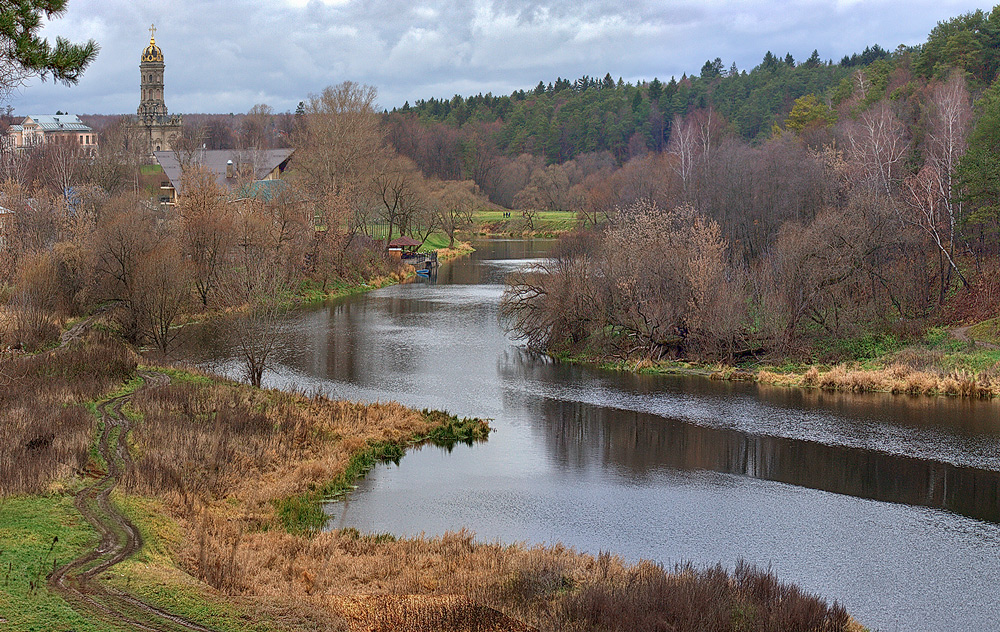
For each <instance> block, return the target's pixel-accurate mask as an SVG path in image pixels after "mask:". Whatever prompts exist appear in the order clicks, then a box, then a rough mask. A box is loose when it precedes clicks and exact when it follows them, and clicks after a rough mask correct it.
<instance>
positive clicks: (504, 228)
mask: <svg viewBox="0 0 1000 632" xmlns="http://www.w3.org/2000/svg"><path fill="white" fill-rule="evenodd" d="M505 213H510V217H509V218H506V217H504V214H505ZM472 219H473V222H474V224H475V226H476V227H475V228H474V229H473V230H474V231H477V232H482V231H484V230H487V229H488V230H489V232H499V233H507V232H522V231H525V230H534V231H535V232H541V233H554V232H562V231H571V230H576V229H578V228H580V226H581V224H582V222H581V221H580V220H579V219H578V218H577V216H576V212H575V211H538V212H537V213H535V216H534V218H533V223H532V226H533V228H530V229H529V227H528V220H527V219H525V218H524V216H523V215H522V214H521V212H520V211H503V210H500V211H493V210H489V211H486V210H482V211H476V212H475V213H473V216H472Z"/></svg>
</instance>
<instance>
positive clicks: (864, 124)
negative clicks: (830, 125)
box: [845, 99, 909, 197]
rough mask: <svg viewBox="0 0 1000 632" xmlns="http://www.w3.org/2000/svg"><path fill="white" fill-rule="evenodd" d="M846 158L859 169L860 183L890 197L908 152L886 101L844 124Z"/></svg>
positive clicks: (904, 135) (902, 128)
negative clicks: (846, 148)
mask: <svg viewBox="0 0 1000 632" xmlns="http://www.w3.org/2000/svg"><path fill="white" fill-rule="evenodd" d="M845 133H846V136H847V143H848V154H849V156H848V158H849V160H850V161H851V162H852V163H853V164H856V165H857V166H858V168H859V169H860V178H859V180H860V183H861V184H862V185H863V186H866V187H868V188H870V189H872V190H874V191H876V192H877V193H878V194H879V195H884V196H886V197H892V195H893V193H894V191H895V188H896V186H897V185H898V184H899V182H900V181H901V180H902V173H903V158H904V157H905V156H906V152H907V149H908V148H909V144H908V139H907V133H906V128H905V126H904V125H903V123H902V121H900V120H899V117H898V116H897V115H896V113H895V112H894V111H893V109H892V106H891V105H890V104H889V102H888V101H887V100H885V99H883V100H881V101H879V102H878V103H876V104H874V105H872V106H871V107H870V108H868V109H867V110H865V111H864V112H862V113H861V114H860V115H859V116H858V118H857V120H855V121H850V122H849V123H847V124H846V129H845Z"/></svg>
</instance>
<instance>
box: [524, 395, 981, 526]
mask: <svg viewBox="0 0 1000 632" xmlns="http://www.w3.org/2000/svg"><path fill="white" fill-rule="evenodd" d="M538 418H539V419H541V420H544V425H543V428H544V433H545V441H546V444H547V446H548V448H549V451H550V452H551V454H552V455H553V456H554V457H555V458H556V459H557V460H558V462H560V463H562V464H565V466H567V467H571V468H580V469H586V468H588V467H593V466H595V465H598V464H599V465H600V466H602V467H604V468H611V469H614V470H616V471H617V472H618V473H620V474H621V475H622V476H626V477H628V478H630V479H633V480H637V481H638V480H642V479H644V478H645V477H646V476H648V475H649V474H651V473H653V472H656V471H661V470H664V469H673V470H709V471H714V472H722V473H726V474H735V475H738V476H749V477H753V478H758V479H763V480H769V481H778V482H782V483H788V484H791V485H798V486H802V487H808V488H812V489H819V490H824V491H829V492H834V493H837V494H846V495H850V496H855V497H858V498H868V499H872V500H879V501H885V502H894V503H903V504H908V505H917V506H924V507H933V508H941V509H947V510H949V511H953V512H955V513H958V514H961V515H965V516H968V517H970V518H976V519H979V520H988V521H991V522H1000V473H998V472H994V471H989V470H981V469H975V468H968V467H958V466H955V465H951V464H949V463H943V462H940V461H932V460H925V459H917V458H912V457H906V456H897V455H891V454H885V453H882V452H877V451H872V450H865V449H860V448H850V447H843V446H829V445H824V444H820V443H815V442H812V441H802V440H797V439H785V438H777V437H768V436H756V435H752V434H746V433H742V432H738V431H734V430H726V429H718V428H707V427H703V426H697V425H694V424H689V423H685V422H681V421H677V420H672V419H665V418H662V417H657V416H655V415H649V414H646V413H638V412H632V411H622V410H613V409H607V408H599V407H594V406H591V405H588V404H582V403H579V402H570V401H556V400H545V401H544V404H543V405H542V406H541V407H540V411H539V417H538Z"/></svg>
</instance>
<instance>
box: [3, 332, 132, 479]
mask: <svg viewBox="0 0 1000 632" xmlns="http://www.w3.org/2000/svg"><path fill="white" fill-rule="evenodd" d="M136 360H137V357H136V356H135V354H133V353H132V352H130V351H128V350H127V349H126V348H125V347H123V346H122V345H120V344H118V343H116V342H114V341H112V340H111V339H110V338H109V337H107V336H105V335H103V334H97V333H93V334H91V335H90V336H88V337H87V339H85V340H82V341H80V342H78V343H73V344H72V345H70V346H69V347H68V348H65V349H61V350H59V351H53V352H48V353H43V354H39V355H20V354H13V355H12V354H3V355H0V496H6V495H13V494H32V493H39V492H42V491H45V490H46V489H47V488H48V487H49V486H50V485H52V484H53V483H54V482H56V481H58V480H60V479H65V478H67V477H69V476H72V475H73V474H75V473H79V472H82V471H83V470H84V469H85V468H86V467H87V465H88V461H89V459H90V446H91V442H92V441H93V439H94V434H95V433H94V427H95V423H96V420H95V418H94V416H93V415H92V414H91V413H90V412H89V411H88V410H87V409H86V408H84V407H83V405H82V404H83V402H87V401H90V400H94V399H96V398H98V397H100V396H102V395H104V394H106V393H108V392H111V391H113V390H115V389H116V388H119V387H120V386H121V384H122V383H123V382H125V381H126V380H128V379H129V378H130V377H131V376H132V375H133V374H134V372H135V367H136Z"/></svg>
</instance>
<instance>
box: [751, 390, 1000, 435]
mask: <svg viewBox="0 0 1000 632" xmlns="http://www.w3.org/2000/svg"><path fill="white" fill-rule="evenodd" d="M757 396H758V398H759V399H760V400H761V401H762V402H765V403H767V404H771V405H773V406H777V407H780V408H794V409H801V408H819V409H824V410H829V411H831V412H833V413H835V414H836V416H837V417H839V418H843V419H845V420H847V421H848V423H851V424H854V425H857V423H858V422H866V421H874V422H878V423H884V424H891V425H893V426H902V427H906V428H916V429H920V430H931V431H934V430H939V431H940V432H941V433H942V434H944V435H948V436H954V435H965V436H969V435H979V434H984V435H988V438H989V440H990V441H991V442H995V441H996V439H997V438H1000V426H998V425H997V419H1000V406H998V405H997V403H996V402H993V401H984V400H978V399H974V398H971V397H927V396H925V395H893V394H891V393H850V392H844V391H826V390H823V389H818V388H810V389H802V388H783V387H777V386H766V385H760V386H758V388H757Z"/></svg>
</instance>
